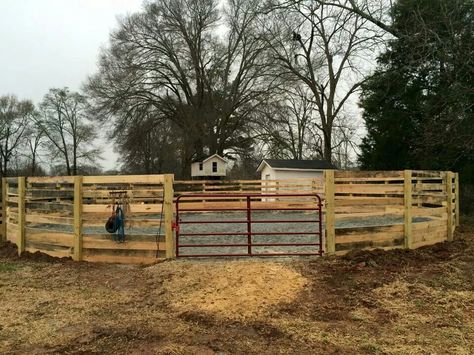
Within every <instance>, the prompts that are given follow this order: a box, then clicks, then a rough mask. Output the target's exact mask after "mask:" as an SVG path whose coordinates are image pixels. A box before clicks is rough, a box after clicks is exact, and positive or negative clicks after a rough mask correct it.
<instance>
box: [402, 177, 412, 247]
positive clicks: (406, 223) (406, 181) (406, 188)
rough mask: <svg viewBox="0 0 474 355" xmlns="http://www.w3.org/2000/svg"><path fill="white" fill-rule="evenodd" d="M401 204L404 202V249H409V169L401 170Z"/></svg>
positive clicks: (410, 228)
mask: <svg viewBox="0 0 474 355" xmlns="http://www.w3.org/2000/svg"><path fill="white" fill-rule="evenodd" d="M403 204H404V209H403V210H404V213H403V220H404V227H403V234H404V243H405V248H406V249H411V247H412V244H413V235H412V229H413V227H412V172H411V170H404V171H403Z"/></svg>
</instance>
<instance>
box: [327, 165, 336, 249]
mask: <svg viewBox="0 0 474 355" xmlns="http://www.w3.org/2000/svg"><path fill="white" fill-rule="evenodd" d="M334 190H335V184H334V170H325V171H324V196H325V205H326V253H327V254H334V253H335V252H336V230H335V212H334V201H335V198H334Z"/></svg>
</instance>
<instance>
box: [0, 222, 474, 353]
mask: <svg viewBox="0 0 474 355" xmlns="http://www.w3.org/2000/svg"><path fill="white" fill-rule="evenodd" d="M1 255H3V256H1ZM12 255H13V254H11V253H10V254H8V253H3V254H2V253H1V252H0V299H1V301H0V353H7V354H8V353H11V354H16V353H18V354H23V353H66V354H78V353H114V354H215V353H223V354H233V353H240V354H243V353H258V354H276V353H284V354H287V353H299V354H306V353H307V354H314V353H340V354H445V353H451V354H472V353H474V227H472V226H464V227H461V228H460V229H459V232H458V233H457V235H456V241H455V242H453V243H444V244H440V245H436V246H431V247H426V248H422V249H418V250H415V251H404V250H398V251H392V252H379V251H375V252H367V253H356V254H352V255H349V256H348V257H346V258H323V259H286V260H275V259H272V260H268V259H265V260H255V259H253V260H234V261H222V260H212V261H195V260H194V261H193V260H190V261H174V262H164V263H160V264H157V265H154V266H151V267H146V268H142V267H134V266H133V267H132V266H119V265H100V264H95V265H94V264H87V263H74V262H72V261H62V262H55V263H52V262H51V261H35V260H28V259H26V260H25V259H17V258H15V257H14V256H12Z"/></svg>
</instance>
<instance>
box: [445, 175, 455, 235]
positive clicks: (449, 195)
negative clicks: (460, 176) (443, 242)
mask: <svg viewBox="0 0 474 355" xmlns="http://www.w3.org/2000/svg"><path fill="white" fill-rule="evenodd" d="M453 176H454V174H453V173H452V172H451V171H447V172H446V209H447V212H448V222H447V227H448V235H447V240H448V241H450V242H451V241H452V240H453Z"/></svg>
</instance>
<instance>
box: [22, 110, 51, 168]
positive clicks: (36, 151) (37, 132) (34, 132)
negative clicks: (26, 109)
mask: <svg viewBox="0 0 474 355" xmlns="http://www.w3.org/2000/svg"><path fill="white" fill-rule="evenodd" d="M36 115H37V114H36ZM45 138H46V136H45V133H44V131H43V128H42V127H41V125H40V124H38V122H37V120H36V119H35V120H34V121H33V122H30V124H29V125H28V127H27V129H26V132H25V145H26V151H27V153H26V154H24V155H25V158H26V160H27V165H28V168H29V172H28V173H29V174H30V175H32V176H35V175H36V174H37V173H38V170H39V167H40V165H39V163H40V153H41V151H42V148H45V144H44V143H45ZM41 172H42V169H41Z"/></svg>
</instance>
